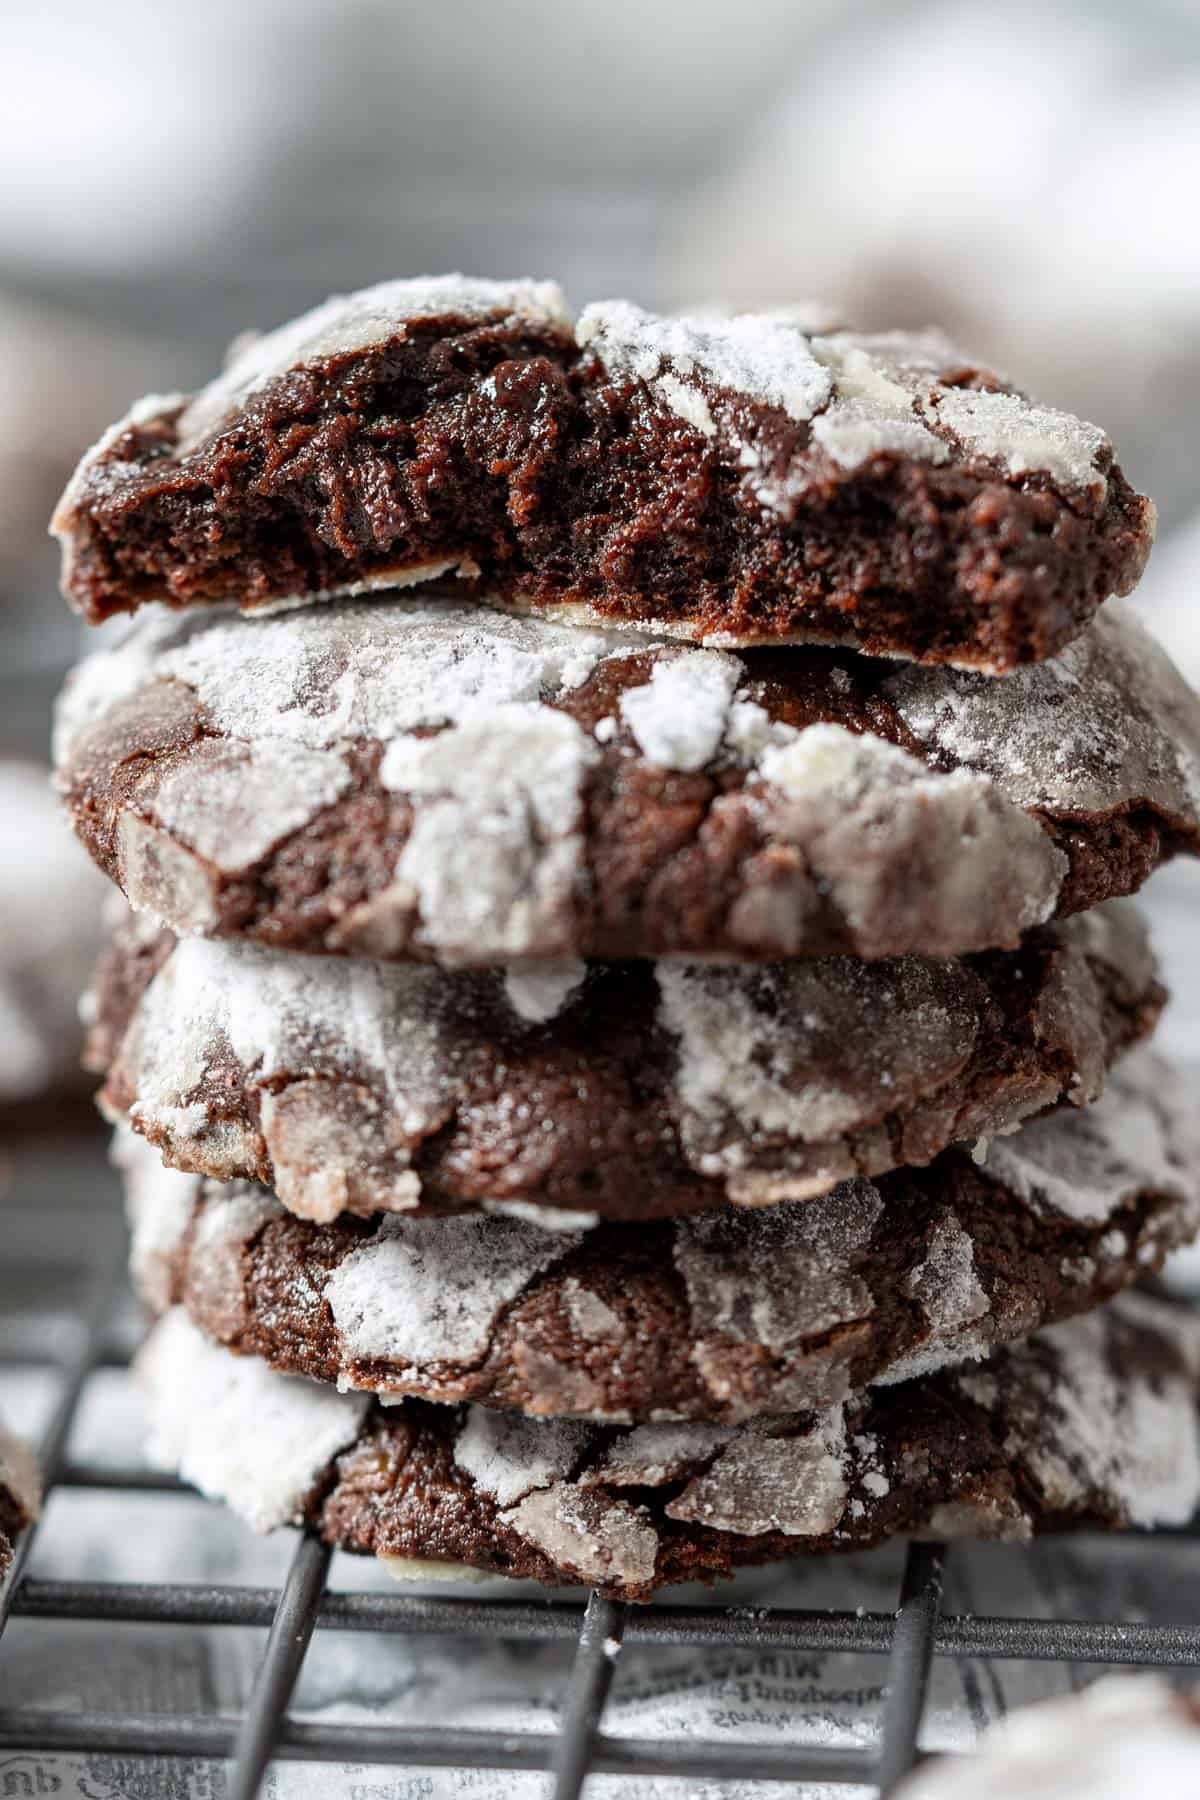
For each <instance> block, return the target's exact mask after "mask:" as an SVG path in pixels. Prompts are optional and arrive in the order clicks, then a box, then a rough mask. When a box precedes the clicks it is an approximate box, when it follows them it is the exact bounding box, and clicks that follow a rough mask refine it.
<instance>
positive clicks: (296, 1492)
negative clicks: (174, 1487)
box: [136, 1309, 367, 1531]
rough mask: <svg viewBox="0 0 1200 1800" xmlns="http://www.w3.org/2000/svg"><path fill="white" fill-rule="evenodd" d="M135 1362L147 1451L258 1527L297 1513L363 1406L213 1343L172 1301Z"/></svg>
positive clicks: (353, 1432)
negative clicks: (145, 1417) (145, 1408)
mask: <svg viewBox="0 0 1200 1800" xmlns="http://www.w3.org/2000/svg"><path fill="white" fill-rule="evenodd" d="M136 1372H137V1378H138V1381H139V1384H140V1386H141V1388H142V1391H143V1393H144V1394H145V1396H146V1400H147V1406H148V1411H149V1416H150V1427H151V1437H150V1442H149V1445H148V1447H147V1454H148V1455H149V1457H150V1459H151V1461H152V1462H154V1463H155V1464H157V1465H158V1466H159V1467H161V1468H165V1469H172V1470H175V1471H177V1472H178V1473H179V1475H180V1476H181V1477H182V1479H183V1480H184V1481H188V1482H190V1483H191V1484H192V1485H193V1486H194V1487H198V1488H199V1489H200V1491H201V1493H204V1494H207V1495H209V1496H210V1498H212V1499H214V1500H224V1501H227V1502H228V1504H229V1505H230V1506H232V1507H233V1508H234V1510H235V1511H236V1512H238V1513H239V1514H240V1515H241V1517H242V1518H244V1519H245V1520H246V1521H247V1523H249V1524H250V1525H252V1526H253V1527H254V1529H255V1530H256V1531H271V1530H272V1529H274V1527H275V1526H277V1525H288V1524H293V1523H297V1522H298V1521H299V1519H300V1517H301V1514H302V1511H303V1507H304V1502H305V1501H306V1499H307V1498H308V1496H309V1494H310V1493H311V1491H312V1489H313V1487H314V1485H315V1484H316V1482H317V1480H318V1478H319V1477H320V1476H321V1475H322V1473H323V1472H324V1470H325V1469H326V1467H327V1466H328V1464H329V1462H330V1461H331V1459H332V1458H333V1457H334V1456H336V1455H337V1453H338V1451H339V1450H343V1449H345V1447H346V1446H347V1445H348V1444H350V1443H352V1442H353V1441H354V1439H355V1437H356V1436H357V1435H358V1432H359V1430H360V1428H361V1426H362V1422H363V1419H364V1417H365V1415H366V1409H367V1401H366V1400H365V1398H363V1397H362V1396H360V1395H357V1394H339V1393H338V1392H337V1391H336V1390H335V1389H333V1388H327V1387H322V1386H321V1385H320V1384H319V1383H317V1382H312V1381H303V1380H301V1379H300V1378H299V1377H298V1376H294V1375H277V1374H275V1373H274V1371H273V1370H271V1369H268V1368H267V1367H266V1365H265V1364H264V1363H260V1362H257V1361H255V1360H254V1359H253V1358H252V1357H235V1356H231V1355H230V1354H229V1352H228V1351H227V1350H221V1349H218V1348H217V1347H216V1346H215V1345H213V1344H210V1343H209V1341H208V1340H207V1338H205V1337H203V1336H201V1334H200V1332H198V1331H197V1330H196V1328H195V1326H194V1325H192V1324H190V1323H189V1321H188V1320H187V1318H186V1317H185V1316H184V1314H183V1313H182V1312H180V1311H179V1310H178V1309H176V1310H174V1311H172V1312H170V1313H168V1314H167V1315H166V1317H165V1318H164V1319H162V1320H161V1321H160V1323H159V1324H158V1325H157V1326H156V1327H155V1330H154V1332H153V1334H152V1335H151V1337H150V1338H149V1339H148V1340H147V1342H146V1344H145V1346H144V1347H143V1349H142V1351H141V1353H140V1355H139V1357H138V1360H137V1365H136Z"/></svg>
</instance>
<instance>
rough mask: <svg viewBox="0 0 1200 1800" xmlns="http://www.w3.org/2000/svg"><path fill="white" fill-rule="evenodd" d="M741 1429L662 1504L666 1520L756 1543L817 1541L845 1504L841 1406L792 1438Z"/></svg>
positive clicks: (767, 1430) (833, 1526) (767, 1429)
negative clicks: (775, 1536)
mask: <svg viewBox="0 0 1200 1800" xmlns="http://www.w3.org/2000/svg"><path fill="white" fill-rule="evenodd" d="M771 1429H772V1428H771V1425H770V1424H767V1425H766V1427H765V1428H763V1429H761V1430H759V1429H756V1428H755V1427H753V1426H751V1427H749V1428H747V1427H743V1428H742V1429H741V1430H740V1431H739V1432H738V1433H737V1435H736V1436H735V1437H733V1438H732V1439H731V1440H730V1442H729V1443H728V1444H726V1445H725V1446H724V1447H723V1448H722V1449H720V1450H719V1451H718V1453H717V1456H716V1459H715V1461H714V1462H713V1463H712V1464H711V1466H710V1467H709V1468H708V1469H707V1470H706V1471H705V1472H704V1473H703V1474H702V1475H698V1476H696V1477H695V1478H694V1479H693V1480H692V1481H690V1482H689V1483H688V1485H687V1487H685V1488H684V1490H683V1492H682V1494H680V1495H679V1497H678V1498H677V1499H675V1500H672V1501H670V1502H669V1504H668V1506H667V1509H666V1511H667V1515H668V1517H669V1518H672V1519H683V1520H688V1521H691V1522H692V1523H695V1524H697V1525H706V1526H708V1527H710V1528H711V1529H712V1530H715V1531H733V1532H736V1533H737V1534H738V1535H739V1536H741V1537H757V1536H760V1535H761V1534H762V1533H763V1532H767V1531H780V1532H783V1533H784V1534H785V1535H787V1536H788V1537H822V1536H824V1534H825V1533H826V1532H829V1531H833V1530H835V1529H836V1527H837V1526H838V1524H839V1523H840V1521H841V1518H842V1514H843V1512H844V1511H845V1506H846V1494H847V1445H846V1418H845V1412H844V1409H843V1408H842V1407H840V1406H835V1407H830V1408H828V1409H827V1410H826V1411H825V1412H823V1413H821V1414H819V1415H818V1417H817V1418H816V1420H815V1421H814V1423H813V1424H812V1425H811V1426H810V1427H809V1428H808V1429H807V1430H805V1431H800V1432H798V1433H797V1435H795V1436H791V1437H773V1436H771V1435H769V1433H770V1431H771Z"/></svg>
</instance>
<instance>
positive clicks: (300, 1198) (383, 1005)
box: [130, 939, 448, 1217]
mask: <svg viewBox="0 0 1200 1800" xmlns="http://www.w3.org/2000/svg"><path fill="white" fill-rule="evenodd" d="M436 988H437V978H436V975H435V974H434V973H433V972H432V971H430V970H428V969H423V968H409V967H405V966H397V967H387V966H384V965H378V964H373V963H368V962H362V961H349V960H346V961H343V962H339V963H336V964H334V963H331V962H329V961H325V960H323V959H322V958H320V957H295V956H287V955H272V954H271V953H270V952H269V951H264V950H258V949H256V948H254V947H252V946H250V945H244V944H221V945H218V944H214V943H209V942H207V941H206V940H203V939H184V940H182V941H181V942H180V943H179V944H178V945H177V947H176V950H175V952H174V953H173V954H172V956H171V957H170V958H169V960H168V962H167V963H166V965H165V967H164V968H163V969H162V970H161V971H160V972H159V974H158V975H157V976H156V977H155V978H154V980H153V982H152V983H151V984H150V987H149V988H148V989H147V991H146V994H145V996H144V999H143V1002H142V1006H141V1009H140V1011H139V1015H138V1021H137V1025H136V1027H135V1033H136V1038H135V1043H134V1044H133V1045H131V1046H130V1049H131V1054H132V1057H133V1059H134V1060H135V1062H136V1066H137V1069H138V1073H139V1080H138V1087H139V1094H138V1099H137V1102H136V1103H135V1105H134V1106H133V1108H132V1110H131V1117H132V1120H133V1122H134V1124H135V1125H136V1126H137V1127H138V1128H139V1129H143V1130H145V1129H147V1128H154V1127H157V1128H158V1129H160V1130H165V1131H167V1132H169V1134H170V1136H171V1139H172V1141H173V1144H174V1149H175V1154H176V1156H181V1155H185V1154H186V1146H187V1141H188V1139H189V1138H190V1137H193V1136H196V1135H198V1134H200V1133H206V1134H207V1137H208V1142H209V1144H210V1147H211V1145H212V1143H213V1140H214V1138H215V1139H216V1142H217V1143H219V1142H220V1137H221V1127H220V1125H219V1122H218V1121H219V1116H220V1098H219V1097H220V1076H219V1073H215V1076H214V1078H210V1072H216V1071H219V1069H220V1066H221V1063H222V1061H224V1060H227V1058H228V1055H229V1054H230V1053H232V1056H233V1057H234V1058H235V1059H236V1061H237V1063H238V1064H240V1066H241V1069H242V1071H243V1079H244V1080H245V1081H246V1082H247V1084H248V1085H249V1086H250V1087H251V1088H252V1089H253V1090H255V1091H256V1092H257V1093H258V1094H259V1095H260V1096H261V1099H260V1115H261V1129H262V1133H263V1137H264V1139H265V1140H266V1142H267V1145H268V1146H269V1148H270V1149H271V1150H272V1152H273V1155H274V1163H275V1179H276V1185H277V1188H278V1192H279V1195H280V1198H281V1199H282V1200H283V1201H284V1202H285V1204H287V1205H289V1206H291V1207H292V1208H293V1210H296V1211H300V1212H302V1213H305V1214H306V1215H307V1216H309V1217H332V1216H333V1215H334V1214H336V1213H337V1212H340V1211H341V1210H342V1209H343V1205H344V1204H345V1202H346V1200H347V1199H348V1198H349V1195H350V1193H351V1192H352V1191H353V1190H352V1186H351V1184H352V1183H353V1181H354V1179H355V1175H356V1172H357V1169H358V1164H359V1161H360V1158H361V1146H360V1145H356V1143H355V1132H354V1130H353V1129H351V1130H349V1131H348V1132H345V1133H342V1132H339V1130H338V1129H337V1114H336V1104H335V1102H334V1101H332V1100H331V1101H330V1103H329V1114H328V1116H327V1117H326V1116H324V1110H323V1109H324V1095H323V1094H322V1092H321V1090H322V1089H323V1088H326V1087H328V1085H329V1083H330V1082H336V1081H338V1080H339V1079H340V1080H341V1081H344V1082H346V1083H347V1084H359V1083H364V1082H365V1083H368V1084H376V1085H377V1086H378V1089H379V1091H380V1093H381V1095H382V1096H384V1097H385V1098H386V1104H387V1108H388V1115H389V1116H388V1121H387V1131H388V1142H389V1145H390V1149H391V1152H392V1156H393V1159H394V1161H395V1163H396V1166H397V1167H398V1168H399V1169H403V1166H404V1163H405V1161H406V1151H405V1146H406V1143H411V1142H413V1141H415V1140H417V1139H418V1138H419V1137H420V1136H421V1134H422V1133H423V1132H425V1131H427V1130H428V1129H430V1127H431V1126H432V1125H433V1124H434V1123H435V1122H436V1120H437V1119H438V1117H439V1116H440V1110H441V1108H442V1106H443V1105H444V1103H445V1084H446V1081H447V1078H448V1070H447V1067H446V1062H445V1058H444V1056H443V1055H442V1054H441V1039H440V1036H439V1024H438V1012H437V1004H436V1002H437V993H436ZM273 1077H283V1078H285V1079H286V1081H287V1083H288V1085H287V1086H286V1087H284V1088H283V1089H276V1088H275V1087H273V1086H272V1085H270V1084H271V1082H272V1078H273ZM214 1079H215V1085H214ZM305 1081H308V1082H310V1083H313V1084H315V1088H312V1089H310V1090H309V1092H308V1097H309V1098H311V1100H312V1102H313V1106H314V1107H315V1109H316V1110H315V1111H312V1110H311V1109H310V1108H309V1107H308V1106H307V1105H306V1104H305V1099H306V1090H305V1088H304V1085H303V1084H304V1083H305ZM214 1105H215V1106H216V1108H217V1111H216V1113H215V1114H214V1112H213V1107H214ZM306 1114H307V1115H308V1117H307V1118H306ZM306 1125H307V1126H308V1127H309V1129H308V1130H306ZM363 1128H364V1129H365V1128H366V1127H365V1122H364V1127H363ZM311 1131H315V1132H316V1134H317V1135H316V1139H315V1141H306V1140H307V1139H308V1138H309V1133H310V1132H311ZM310 1155H314V1156H315V1158H316V1161H317V1164H318V1169H317V1172H316V1173H314V1171H313V1170H312V1168H311V1167H310V1166H309V1158H310ZM246 1162H247V1150H246V1147H245V1144H244V1139H243V1138H242V1136H241V1134H235V1135H234V1136H233V1137H232V1138H231V1140H230V1142H229V1153H228V1161H227V1164H226V1166H225V1167H223V1168H222V1169H220V1170H217V1169H213V1170H211V1171H210V1172H212V1173H219V1174H222V1175H225V1176H226V1177H231V1176H234V1175H237V1174H239V1173H247V1172H249V1171H248V1169H247V1166H246ZM251 1166H253V1159H251ZM390 1191H391V1196H392V1197H391V1199H390V1200H389V1198H388V1195H387V1193H386V1192H385V1193H381V1194H379V1195H378V1197H377V1199H378V1204H380V1205H384V1206H386V1205H388V1204H393V1205H394V1204H395V1203H396V1198H397V1195H399V1196H401V1197H402V1196H403V1194H404V1192H405V1186H404V1183H403V1182H401V1183H400V1184H399V1187H398V1188H395V1187H394V1188H392V1189H391V1190H390ZM413 1198H415V1178H413Z"/></svg>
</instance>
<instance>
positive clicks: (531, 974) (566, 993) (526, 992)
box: [504, 956, 587, 1025]
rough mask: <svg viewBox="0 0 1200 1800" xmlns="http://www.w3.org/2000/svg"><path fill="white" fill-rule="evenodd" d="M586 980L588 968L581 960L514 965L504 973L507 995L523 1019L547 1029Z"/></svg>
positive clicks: (572, 957)
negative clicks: (548, 1023)
mask: <svg viewBox="0 0 1200 1800" xmlns="http://www.w3.org/2000/svg"><path fill="white" fill-rule="evenodd" d="M586 979H587V964H586V963H585V962H581V961H580V959H579V957H577V956H567V957H563V958H562V959H561V960H560V961H558V962H537V961H534V962H527V963H512V964H511V965H510V966H509V967H508V968H507V969H506V970H505V971H504V995H505V998H506V999H507V1001H508V1003H509V1005H510V1006H511V1007H512V1009H513V1011H514V1012H515V1013H516V1015H517V1017H518V1018H519V1019H524V1020H525V1021H526V1023H527V1024H530V1025H543V1024H545V1023H546V1022H547V1020H549V1019H553V1018H557V1016H558V1014H559V1013H560V1012H561V1011H562V1010H563V1008H564V1007H565V1006H566V1005H567V1003H568V1001H569V1000H570V999H571V996H572V995H573V994H575V993H576V992H577V990H578V989H579V988H581V987H582V986H583V984H584V982H585V981H586Z"/></svg>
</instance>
